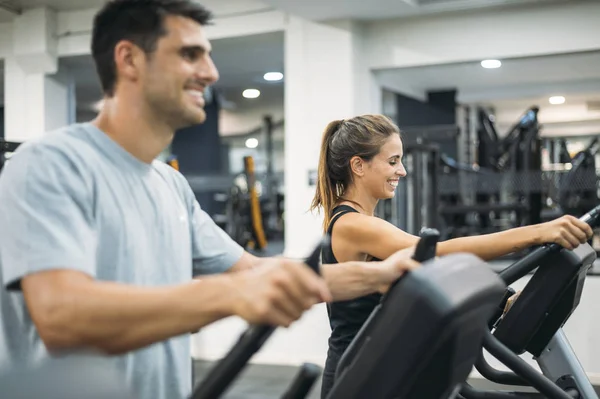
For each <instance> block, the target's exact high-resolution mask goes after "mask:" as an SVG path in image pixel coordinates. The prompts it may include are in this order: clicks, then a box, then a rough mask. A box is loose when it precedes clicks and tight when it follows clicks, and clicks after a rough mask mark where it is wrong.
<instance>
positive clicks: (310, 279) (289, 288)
mask: <svg viewBox="0 0 600 399" xmlns="http://www.w3.org/2000/svg"><path fill="white" fill-rule="evenodd" d="M231 278H232V280H233V288H234V290H235V296H234V304H233V313H234V314H235V315H237V316H240V317H241V318H243V319H244V320H246V321H247V322H248V323H250V324H271V325H277V326H284V327H289V326H290V325H291V324H292V323H293V322H294V321H296V320H297V319H299V318H300V317H301V316H302V314H303V313H304V312H305V311H306V310H308V309H310V308H311V307H312V306H313V305H315V304H316V303H319V302H329V301H331V300H332V299H331V293H330V292H329V289H328V288H327V285H326V284H325V281H324V280H323V279H322V278H320V277H319V276H317V275H316V274H315V273H314V272H313V271H312V270H311V269H310V268H309V267H308V266H306V265H305V264H303V263H301V262H295V261H291V260H286V259H282V258H270V259H265V260H264V262H262V263H261V264H260V265H258V266H256V267H255V268H253V269H251V270H246V271H242V272H239V273H234V274H232V275H231Z"/></svg>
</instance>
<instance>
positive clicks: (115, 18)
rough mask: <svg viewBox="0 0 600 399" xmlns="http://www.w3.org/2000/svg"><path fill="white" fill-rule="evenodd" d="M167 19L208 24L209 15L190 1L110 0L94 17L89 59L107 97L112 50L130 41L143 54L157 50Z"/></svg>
mask: <svg viewBox="0 0 600 399" xmlns="http://www.w3.org/2000/svg"><path fill="white" fill-rule="evenodd" d="M167 16H181V17H186V18H190V19H193V20H194V21H196V22H198V23H199V24H201V25H207V24H209V23H210V21H211V19H212V14H211V13H210V11H208V10H207V9H206V8H204V7H203V6H201V5H200V4H198V3H195V2H194V1H193V0H111V1H109V2H108V3H106V4H105V5H104V7H102V9H100V11H98V13H97V14H96V16H95V17H94V27H93V30H92V56H93V57H94V62H95V63H96V70H97V72H98V76H99V78H100V84H101V86H102V91H103V92H104V94H105V95H106V96H112V95H114V90H115V83H116V78H117V71H116V64H115V59H114V51H115V47H116V45H117V43H119V42H120V41H121V40H129V41H131V42H132V43H134V44H135V45H136V46H138V47H140V48H141V49H142V50H143V51H144V52H145V53H146V54H150V53H152V52H153V51H154V50H156V43H157V42H158V39H159V38H160V37H162V36H164V35H166V34H167V32H166V30H165V28H164V20H165V17H167Z"/></svg>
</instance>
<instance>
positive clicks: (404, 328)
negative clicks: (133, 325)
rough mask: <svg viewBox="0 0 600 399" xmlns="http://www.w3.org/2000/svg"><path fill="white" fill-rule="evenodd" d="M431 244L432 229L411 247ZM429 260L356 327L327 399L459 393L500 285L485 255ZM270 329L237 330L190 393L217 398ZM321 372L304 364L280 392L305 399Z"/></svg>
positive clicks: (421, 249)
mask: <svg viewBox="0 0 600 399" xmlns="http://www.w3.org/2000/svg"><path fill="white" fill-rule="evenodd" d="M438 236H439V234H438ZM434 238H435V237H434ZM435 240H437V238H435V239H434V241H435ZM431 243H432V241H431V235H423V237H422V238H421V240H420V242H419V246H418V250H417V251H416V253H419V254H421V253H423V254H424V255H419V256H418V257H421V256H422V257H424V258H431V257H432V256H433V254H434V253H435V247H433V248H434V249H433V251H432V250H431ZM315 253H316V252H315ZM311 258H312V259H314V253H313V256H312V257H311ZM307 263H308V264H309V265H310V264H311V263H313V262H312V261H310V260H309V261H307ZM426 266H427V267H422V268H419V269H418V270H415V271H412V272H410V273H407V274H405V275H404V276H403V277H402V278H401V279H399V280H398V282H396V284H394V285H393V286H392V287H391V288H390V290H389V291H388V293H387V294H386V295H384V296H383V300H382V303H381V304H380V306H379V307H378V311H377V312H374V313H373V315H372V316H371V317H370V318H369V320H368V321H367V323H366V324H365V328H364V329H363V330H361V336H363V337H365V339H364V340H363V339H362V338H361V339H359V340H360V342H361V344H358V345H356V346H355V348H357V350H352V351H351V355H347V356H346V355H345V360H344V364H346V365H347V367H344V369H343V371H341V374H340V377H339V379H338V380H337V381H336V384H335V385H334V387H333V390H332V392H331V393H330V395H329V398H332V399H334V398H345V399H346V398H358V397H369V398H377V397H388V396H379V395H380V394H381V395H388V394H390V395H393V396H391V397H394V398H409V397H410V398H415V397H418V398H436V397H440V398H441V397H447V396H448V395H452V394H453V393H456V392H458V389H460V386H461V383H462V382H463V381H464V380H465V379H466V377H467V375H468V373H469V372H470V370H471V369H472V367H473V364H474V362H475V360H476V358H477V355H478V353H479V351H480V349H481V340H482V338H483V334H484V332H485V331H486V330H487V323H488V320H489V319H490V318H491V317H492V315H493V314H494V312H495V309H496V307H497V305H498V303H499V302H500V301H501V299H502V295H503V294H504V291H505V285H504V284H503V282H502V280H501V279H500V278H499V277H498V276H497V274H495V273H494V272H493V271H491V269H490V268H489V267H486V265H485V263H484V262H483V261H481V260H480V259H478V258H477V257H475V256H473V255H469V254H455V255H449V256H446V257H443V258H440V259H430V260H429V261H427V262H426ZM260 331H262V333H260ZM272 331H273V329H272V328H269V327H266V326H263V327H251V328H250V329H249V330H247V331H246V332H245V333H244V334H242V336H241V337H240V339H239V341H238V343H237V344H236V345H235V346H234V347H233V348H232V349H231V351H230V352H229V353H228V355H227V356H226V357H225V358H224V359H223V360H222V361H220V362H219V363H218V364H217V365H216V366H215V367H214V368H213V370H212V371H211V373H210V374H209V375H208V376H207V377H206V378H205V380H204V381H203V382H201V383H200V384H199V385H198V386H197V388H196V389H195V390H194V393H193V395H192V399H207V398H218V397H220V395H221V394H222V393H223V392H224V391H225V389H226V388H227V387H228V386H229V385H230V384H231V383H232V382H233V381H234V379H235V378H236V376H237V375H238V373H239V372H240V370H241V369H242V368H243V367H244V365H245V364H246V362H247V361H248V360H249V359H250V357H251V356H252V355H253V354H254V353H255V352H256V351H257V350H259V348H260V347H261V346H262V345H263V344H264V342H265V341H266V339H267V338H268V336H269V335H270V334H271V332H272ZM440 331H443V332H444V333H443V334H440ZM349 351H350V349H349ZM399 359H401V361H398V360H399ZM319 374H320V368H319V367H318V366H316V365H314V364H305V365H303V366H302V367H301V370H300V373H299V374H298V376H297V378H296V379H295V380H294V382H293V383H292V385H291V386H290V388H289V389H288V391H287V392H286V393H285V394H284V395H283V396H282V397H283V398H285V399H292V398H294V399H300V398H305V397H306V395H307V394H308V393H309V391H310V388H311V386H312V384H313V383H314V381H315V380H316V378H317V377H318V375H319ZM384 376H385V378H384ZM432 395H433V396H432ZM440 395H446V396H440Z"/></svg>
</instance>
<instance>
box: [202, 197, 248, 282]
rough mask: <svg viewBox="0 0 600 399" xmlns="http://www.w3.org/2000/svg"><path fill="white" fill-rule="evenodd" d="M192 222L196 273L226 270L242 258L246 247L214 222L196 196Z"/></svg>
mask: <svg viewBox="0 0 600 399" xmlns="http://www.w3.org/2000/svg"><path fill="white" fill-rule="evenodd" d="M192 195H193V194H192ZM191 222H192V257H193V260H194V271H193V272H194V275H200V274H210V273H221V272H225V271H227V270H228V269H229V268H231V267H232V266H233V265H234V264H235V263H236V262H237V261H238V260H239V259H240V258H241V256H242V255H243V253H244V249H243V248H242V247H241V246H240V245H239V244H238V243H237V242H235V241H234V240H233V239H232V238H231V237H230V236H229V235H228V234H227V233H225V231H223V229H221V228H220V227H219V226H218V225H217V224H216V223H215V222H214V220H213V219H212V218H211V217H210V216H209V215H208V213H206V212H205V211H204V210H203V209H202V208H201V207H200V205H199V204H198V201H196V199H195V198H194V199H193V200H192V215H191Z"/></svg>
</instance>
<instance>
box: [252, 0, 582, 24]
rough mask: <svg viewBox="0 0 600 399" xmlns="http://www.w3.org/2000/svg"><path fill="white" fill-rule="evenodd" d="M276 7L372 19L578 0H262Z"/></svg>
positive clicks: (324, 16)
mask: <svg viewBox="0 0 600 399" xmlns="http://www.w3.org/2000/svg"><path fill="white" fill-rule="evenodd" d="M262 1H263V2H264V3H267V4H270V5H272V6H274V7H276V8H277V9H280V10H284V11H287V12H289V13H291V14H294V15H298V16H301V17H304V18H307V19H312V20H318V21H322V20H330V19H355V20H373V19H385V18H399V17H410V16H415V15H424V14H433V13H446V12H462V11H465V10H473V9H480V8H490V7H514V6H524V5H529V4H532V5H537V4H540V3H544V4H548V3H557V2H561V3H565V2H576V1H580V0H368V1H365V0H327V1H324V0H262Z"/></svg>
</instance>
